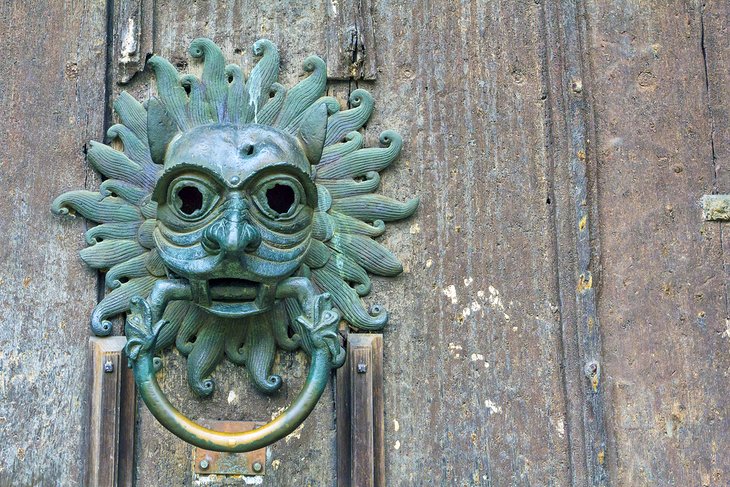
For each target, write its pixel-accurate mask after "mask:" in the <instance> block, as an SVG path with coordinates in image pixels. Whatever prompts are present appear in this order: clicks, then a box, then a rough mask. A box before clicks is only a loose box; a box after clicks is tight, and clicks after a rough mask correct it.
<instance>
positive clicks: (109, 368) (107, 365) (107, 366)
mask: <svg viewBox="0 0 730 487" xmlns="http://www.w3.org/2000/svg"><path fill="white" fill-rule="evenodd" d="M104 372H106V373H109V372H114V364H113V363H112V361H111V360H107V361H106V362H104Z"/></svg>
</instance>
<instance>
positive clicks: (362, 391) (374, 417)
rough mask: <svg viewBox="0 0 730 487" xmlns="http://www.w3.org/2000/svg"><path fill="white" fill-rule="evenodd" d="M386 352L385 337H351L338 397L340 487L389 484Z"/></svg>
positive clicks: (366, 335) (338, 479)
mask: <svg viewBox="0 0 730 487" xmlns="http://www.w3.org/2000/svg"><path fill="white" fill-rule="evenodd" d="M382 352H383V337H382V335H379V334H364V333H351V334H349V335H348V340H347V361H346V363H345V365H344V366H343V367H342V368H341V369H339V371H338V384H337V397H336V408H337V414H338V416H337V418H338V422H337V445H338V450H337V451H338V457H337V460H338V478H337V485H338V486H340V487H345V486H350V485H357V486H384V485H386V483H385V449H384V423H383V422H384V417H383V412H384V411H383V404H384V403H383V383H382V380H383V354H382Z"/></svg>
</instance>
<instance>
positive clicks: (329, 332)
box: [125, 280, 345, 453]
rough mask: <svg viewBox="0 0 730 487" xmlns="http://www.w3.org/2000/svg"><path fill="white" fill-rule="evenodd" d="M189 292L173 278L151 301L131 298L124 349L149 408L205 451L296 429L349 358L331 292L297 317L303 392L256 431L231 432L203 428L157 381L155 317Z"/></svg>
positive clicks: (244, 446)
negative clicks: (304, 363)
mask: <svg viewBox="0 0 730 487" xmlns="http://www.w3.org/2000/svg"><path fill="white" fill-rule="evenodd" d="M297 284H298V285H297ZM288 285H290V286H291V289H288V287H287V286H286V285H285V286H282V288H283V289H284V291H287V292H289V291H296V290H299V291H301V290H302V289H304V290H305V291H306V290H307V289H309V288H310V286H311V284H308V283H305V282H304V281H300V280H290V281H289V283H288ZM187 293H189V287H188V286H186V285H184V284H181V283H179V282H177V283H176V282H173V281H169V282H166V283H161V284H160V285H158V286H156V289H155V290H153V292H152V293H151V294H150V296H149V298H148V299H147V300H146V299H144V298H142V297H141V296H137V297H135V298H132V300H131V303H130V308H131V309H130V311H131V312H130V314H129V315H128V316H127V323H126V326H125V331H126V335H127V345H126V351H127V356H128V357H129V363H130V366H131V367H132V369H133V371H134V380H135V382H136V383H137V388H138V389H139V393H140V396H142V400H143V401H144V403H145V404H146V405H147V408H148V409H149V410H150V412H151V413H152V414H153V415H154V417H155V418H157V420H158V421H159V422H160V424H162V425H163V426H164V427H165V428H167V429H168V430H170V431H171V432H172V433H174V434H175V435H177V436H178V437H179V438H181V439H183V440H184V441H186V442H188V443H190V444H192V445H195V446H197V447H200V448H205V449H207V450H215V451H223V452H232V453H240V452H247V451H252V450H257V449H259V448H262V447H264V446H267V445H270V444H272V443H274V442H275V441H278V440H280V439H282V438H284V437H285V436H286V435H288V434H289V433H291V432H292V431H294V430H295V429H296V428H297V427H298V426H299V425H300V424H302V422H303V421H304V420H305V419H306V418H307V416H309V413H311V412H312V410H313V409H314V406H315V405H316V404H317V401H319V398H320V397H321V396H322V393H323V392H324V389H325V387H326V386H327V381H328V380H329V376H330V372H331V370H332V369H333V368H337V367H339V366H341V365H342V363H344V360H345V353H344V350H343V349H342V348H341V346H340V342H339V337H338V335H337V332H336V329H337V323H338V322H339V313H337V312H336V311H334V310H331V309H328V302H329V295H328V294H327V293H324V294H321V295H318V296H314V297H313V298H312V300H311V301H312V306H311V308H312V310H311V313H309V316H304V315H302V316H300V317H299V318H297V320H296V322H297V323H296V324H297V330H298V333H299V334H300V335H301V338H302V343H301V346H302V348H303V349H304V351H305V352H306V353H307V354H308V355H309V357H310V364H309V374H308V375H307V379H306V381H305V382H304V387H303V388H302V390H301V392H300V393H299V395H298V396H297V397H296V398H295V399H294V401H293V402H292V403H291V404H290V405H289V407H288V408H287V409H286V410H285V411H284V413H282V414H281V415H280V416H278V417H277V418H276V419H274V420H272V421H271V422H269V423H267V424H265V425H263V426H261V427H259V428H256V429H254V430H250V431H242V432H234V433H229V432H220V431H215V430H211V429H208V428H205V427H203V426H201V425H199V424H197V423H195V422H193V421H192V420H190V419H189V418H187V417H186V416H185V415H183V414H182V413H181V412H180V411H178V410H177V409H176V408H175V407H174V406H173V405H172V404H171V403H170V401H169V400H168V399H167V396H165V394H164V393H163V392H162V389H160V385H159V384H158V383H157V377H156V376H155V365H154V358H155V357H154V352H155V344H156V342H157V336H158V335H159V333H160V330H161V329H162V327H163V326H164V325H165V324H166V322H165V321H164V320H157V318H158V317H159V316H160V315H161V314H162V313H161V310H162V309H164V306H165V305H166V303H167V301H168V300H169V299H171V298H172V297H177V298H183V297H186V296H187ZM303 294H304V295H307V294H311V293H308V292H304V293H303ZM156 320H157V321H156Z"/></svg>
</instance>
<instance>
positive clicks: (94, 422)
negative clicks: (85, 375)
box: [88, 336, 127, 487]
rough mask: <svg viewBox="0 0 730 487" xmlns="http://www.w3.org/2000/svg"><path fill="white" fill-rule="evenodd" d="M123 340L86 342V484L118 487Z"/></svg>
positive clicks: (112, 339) (116, 338) (114, 338)
mask: <svg viewBox="0 0 730 487" xmlns="http://www.w3.org/2000/svg"><path fill="white" fill-rule="evenodd" d="M126 342H127V340H126V338H125V337H117V336H115V337H107V338H97V337H92V338H90V339H89V365H90V370H89V378H90V385H91V387H90V394H91V397H90V400H89V402H90V405H91V407H90V411H91V413H90V415H89V455H88V465H89V469H88V484H89V485H94V486H99V487H115V486H117V475H118V467H119V446H120V442H119V420H120V416H121V408H122V399H121V392H122V381H123V380H122V377H124V375H125V371H124V370H123V368H122V363H123V361H122V354H123V349H124V345H125V343H126Z"/></svg>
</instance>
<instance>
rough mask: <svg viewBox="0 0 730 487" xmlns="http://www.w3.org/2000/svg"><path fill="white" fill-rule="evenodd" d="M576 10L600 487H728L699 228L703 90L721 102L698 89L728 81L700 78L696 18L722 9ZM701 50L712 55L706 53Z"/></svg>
mask: <svg viewBox="0 0 730 487" xmlns="http://www.w3.org/2000/svg"><path fill="white" fill-rule="evenodd" d="M587 5H588V12H587V13H588V23H589V25H591V38H590V43H589V49H590V51H589V52H590V60H591V63H592V65H593V67H594V73H595V74H594V90H593V100H594V103H595V110H594V113H595V114H596V126H597V135H598V137H597V139H596V140H595V142H594V143H595V146H596V152H597V157H598V164H597V174H596V175H595V177H596V178H597V182H598V188H599V191H598V207H599V210H600V220H599V221H600V223H599V227H600V234H601V249H600V250H601V252H600V267H601V272H600V275H598V276H596V275H594V278H593V279H594V282H595V283H598V285H599V287H600V297H599V301H598V311H599V315H600V316H601V320H602V323H603V326H602V331H603V346H604V367H603V376H604V387H606V389H607V390H608V391H609V392H610V394H611V396H612V397H611V403H610V404H611V416H610V421H611V426H612V427H611V428H610V430H611V432H612V443H613V449H615V453H614V455H615V456H616V463H615V464H613V465H610V468H611V470H612V477H613V480H614V482H615V483H616V484H617V485H636V486H642V485H702V486H715V485H726V484H727V483H728V475H730V472H729V471H730V459H729V458H728V456H727V455H726V454H725V453H724V452H727V451H728V450H730V437H729V436H728V435H727V431H728V428H729V427H730V414H729V413H730V400H729V399H728V394H727V370H728V369H729V368H730V355H728V336H727V303H726V285H727V282H728V273H727V269H726V268H725V269H723V264H722V262H723V251H722V239H721V233H720V232H721V229H722V226H721V224H718V223H716V222H705V221H703V219H702V215H701V211H700V206H699V200H700V198H701V197H702V195H704V194H708V193H711V192H712V191H713V188H714V186H715V184H716V171H717V169H718V164H719V161H718V160H717V159H716V158H717V146H715V154H714V157H713V149H712V146H713V144H712V139H713V137H712V134H713V123H712V119H711V117H710V113H709V112H710V111H714V109H713V110H708V93H707V90H708V86H710V87H711V88H710V90H711V92H712V90H717V91H716V92H715V94H714V95H712V96H713V97H715V96H716V97H717V98H713V99H717V100H720V99H725V100H727V96H728V89H729V87H728V85H727V84H725V85H724V86H720V85H716V84H714V81H713V82H712V85H710V84H708V73H710V74H709V79H710V80H712V79H713V76H720V75H719V74H717V69H722V70H724V72H725V75H727V66H724V67H723V68H719V66H718V65H717V64H715V63H712V62H711V63H709V64H707V66H708V67H709V66H714V68H713V70H709V71H706V66H705V57H704V56H703V47H704V53H705V54H706V55H707V58H706V59H708V60H710V59H715V60H719V59H724V58H726V56H727V55H728V48H729V46H728V44H727V32H724V33H723V32H722V31H715V29H716V28H717V27H718V26H719V25H720V24H719V23H716V22H711V21H710V20H709V18H708V17H707V15H708V12H709V11H711V12H714V13H715V14H714V15H719V16H720V17H722V18H727V15H728V8H729V7H728V5H727V2H718V3H717V4H715V3H714V2H710V3H707V4H706V7H705V11H704V14H705V17H704V20H703V3H702V2H698V1H687V2H658V1H651V2H635V1H601V2H594V3H590V4H587ZM713 26H714V27H713ZM703 38H704V40H705V43H704V46H703ZM711 38H712V39H716V40H717V41H718V43H717V44H715V45H714V47H711V48H709V50H708V47H709V44H708V40H709V39H711ZM721 39H725V41H721ZM713 50H714V51H713ZM715 79H719V78H715ZM709 106H712V102H710V105H709ZM719 109H722V107H719ZM720 130H724V129H720ZM719 134H720V137H721V132H715V141H717V140H718V138H717V137H718V135H719ZM721 138H722V137H721ZM726 138H727V137H725V139H726Z"/></svg>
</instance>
